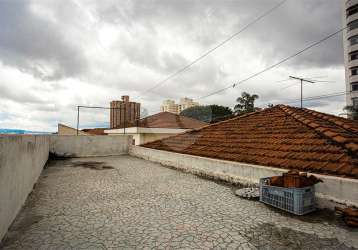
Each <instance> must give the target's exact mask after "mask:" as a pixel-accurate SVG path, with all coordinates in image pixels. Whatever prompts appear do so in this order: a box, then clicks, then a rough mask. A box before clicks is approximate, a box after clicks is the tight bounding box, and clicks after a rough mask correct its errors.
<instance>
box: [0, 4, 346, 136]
mask: <svg viewBox="0 0 358 250" xmlns="http://www.w3.org/2000/svg"><path fill="white" fill-rule="evenodd" d="M337 2H338V1H335V0H317V1H316V0H315V1H314V2H313V1H311V0H303V1H288V2H287V3H286V4H285V5H284V6H282V7H281V9H279V10H277V11H276V12H274V13H272V14H271V15H270V16H269V17H267V18H265V19H264V20H262V21H261V22H259V23H257V24H255V25H254V26H253V27H251V28H250V29H248V30H247V31H245V32H244V33H242V34H241V35H240V36H239V37H237V38H235V39H233V40H232V41H230V42H229V43H227V44H226V45H224V46H223V47H221V48H220V49H218V50H217V51H215V52H213V53H212V54H210V55H209V56H208V57H206V58H204V59H203V60H201V61H200V62H198V63H197V64H195V65H193V66H192V67H191V68H190V69H188V70H187V71H185V72H183V73H182V74H180V75H178V76H176V77H175V78H173V79H171V80H169V81H168V82H166V83H165V84H163V85H162V86H160V87H158V88H156V89H155V90H154V91H153V92H152V93H146V94H145V95H142V96H141V98H140V99H139V101H140V102H141V103H142V106H143V107H145V108H146V109H148V110H149V111H150V112H151V113H153V112H156V111H159V106H160V104H161V101H162V100H164V99H166V98H175V99H177V98H180V97H183V96H189V97H200V96H203V95H206V94H208V93H210V92H213V91H215V90H217V89H219V88H222V87H225V86H227V85H229V84H232V83H234V82H237V81H239V80H242V79H245V78H246V77H248V76H250V75H252V74H254V73H256V72H258V71H260V70H261V69H263V68H265V67H267V66H269V65H271V64H272V63H275V62H277V61H278V60H280V59H282V58H284V57H286V56H288V55H290V54H292V53H293V52H295V51H297V50H298V49H300V48H302V47H304V46H306V45H307V44H308V43H310V42H312V41H314V40H317V39H319V38H321V37H322V36H324V35H326V34H327V33H329V32H331V31H334V30H335V29H336V28H337V27H340V25H341V23H340V20H341V19H340V18H341V17H340V9H339V8H340V4H339V3H337ZM189 3H190V4H189ZM276 3H277V1H273V0H272V1H265V2H264V3H263V1H262V0H261V1H258V0H250V1H244V0H241V1H224V2H222V1H195V2H189V1H179V0H178V1H160V0H156V1H145V2H143V1H120V2H118V1H114V0H104V1H100V2H98V1H94V0H91V1H90V0H89V1H85V2H83V1H77V0H72V1H67V2H66V4H63V2H61V1H55V0H51V1H15V2H11V1H3V2H0V62H1V63H0V79H1V80H0V100H1V104H2V105H1V107H0V127H4V128H5V127H7V128H9V127H11V128H25V129H31V130H45V131H48V130H53V131H54V130H56V125H57V122H62V123H66V124H69V125H72V126H74V125H75V119H76V106H77V105H95V106H109V102H110V101H111V100H113V99H119V98H120V96H121V95H123V94H129V95H130V96H131V97H135V96H138V95H139V94H140V93H142V92H143V91H144V90H146V89H149V88H150V87H152V86H154V85H155V84H156V83H158V82H160V81H161V80H163V79H165V78H166V77H167V76H168V75H170V74H171V73H173V72H175V71H177V70H178V69H179V68H181V67H182V66H184V65H186V64H187V63H189V62H190V61H192V60H193V59H195V58H197V57H198V56H200V55H201V54H202V53H204V52H205V51H207V50H208V49H210V48H212V47H213V46H214V45H215V44H217V43H218V42H220V41H222V40H223V39H224V38H226V37H227V36H229V35H230V34H232V33H234V32H236V31H237V30H239V29H240V28H242V27H243V26H244V25H245V24H246V23H248V22H249V21H251V20H252V19H253V18H255V17H256V16H257V15H259V14H260V13H262V12H263V11H265V10H266V9H268V8H269V7H271V6H273V5H274V4H276ZM312 10H314V12H315V13H314V15H313V14H312V13H311V12H312ZM14 13H20V14H21V15H14ZM19 16H21V18H19ZM341 47H342V42H341V37H340V36H337V37H336V38H333V39H331V40H330V41H327V43H324V44H323V45H322V46H319V47H317V48H315V49H312V50H311V51H309V52H308V53H305V54H304V55H302V56H300V57H297V58H295V59H294V60H292V61H290V62H288V63H286V64H284V65H282V66H280V67H278V68H275V69H273V70H271V71H269V72H267V73H265V74H262V75H260V76H259V77H256V78H254V79H252V80H250V81H248V82H246V83H244V84H242V85H239V86H238V87H237V88H235V89H229V90H228V91H226V92H223V93H220V94H218V95H215V96H212V97H209V98H207V99H204V100H201V102H202V103H203V104H221V105H227V106H230V107H233V106H234V104H235V99H236V98H237V97H238V96H239V95H240V93H241V91H248V92H253V93H257V94H259V95H260V100H259V101H258V104H259V105H267V103H270V102H271V103H275V102H283V101H288V100H294V99H297V98H298V97H299V93H298V89H297V86H293V87H291V88H287V89H284V90H283V88H284V87H285V86H287V85H289V84H292V83H294V82H291V81H289V82H282V83H275V82H277V81H278V80H282V79H286V78H288V76H289V75H297V76H303V77H313V76H325V78H323V79H328V80H330V81H334V82H333V83H320V84H315V85H312V86H310V85H307V86H305V88H304V95H305V96H314V95H320V94H325V93H334V92H339V91H343V90H344V69H343V66H342V61H343V59H342V58H343V54H342V53H343V52H342V49H341ZM308 104H309V105H310V107H311V108H314V109H317V110H320V111H324V112H329V113H334V114H339V113H341V112H342V107H343V106H344V98H340V97H337V98H331V99H327V100H322V101H319V102H310V103H308ZM106 122H108V112H103V111H99V110H97V111H94V110H91V111H83V113H81V124H82V125H86V124H87V125H91V124H96V123H97V124H104V123H106Z"/></svg>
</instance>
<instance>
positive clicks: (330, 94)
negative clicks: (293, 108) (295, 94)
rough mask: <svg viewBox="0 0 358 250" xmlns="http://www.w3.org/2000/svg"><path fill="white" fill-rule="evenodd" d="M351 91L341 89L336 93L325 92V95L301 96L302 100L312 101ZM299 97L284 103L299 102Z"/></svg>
mask: <svg viewBox="0 0 358 250" xmlns="http://www.w3.org/2000/svg"><path fill="white" fill-rule="evenodd" d="M349 93H351V91H342V92H336V93H329V94H325V95H317V96H310V97H306V98H303V99H302V100H303V101H313V100H319V99H325V98H330V97H337V96H342V95H346V94H349ZM300 101H301V99H294V100H287V101H285V102H284V103H286V104H289V103H296V102H300Z"/></svg>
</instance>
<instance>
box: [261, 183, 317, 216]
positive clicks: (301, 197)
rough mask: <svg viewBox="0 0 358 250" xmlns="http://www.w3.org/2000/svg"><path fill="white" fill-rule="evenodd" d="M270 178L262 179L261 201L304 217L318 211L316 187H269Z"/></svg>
mask: <svg viewBox="0 0 358 250" xmlns="http://www.w3.org/2000/svg"><path fill="white" fill-rule="evenodd" d="M269 179H270V177H267V178H261V179H260V201H261V202H263V203H265V204H268V205H271V206H274V207H277V208H280V209H282V210H285V211H287V212H290V213H293V214H296V215H304V214H307V213H310V212H312V211H315V210H316V207H315V190H314V186H309V187H304V188H284V187H276V186H270V185H267V184H266V183H267V181H268V180H269Z"/></svg>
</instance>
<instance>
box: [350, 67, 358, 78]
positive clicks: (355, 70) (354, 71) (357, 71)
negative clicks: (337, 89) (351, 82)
mask: <svg viewBox="0 0 358 250" xmlns="http://www.w3.org/2000/svg"><path fill="white" fill-rule="evenodd" d="M350 70H351V76H356V75H358V67H353V68H351V69H350Z"/></svg>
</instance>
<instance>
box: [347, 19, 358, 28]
mask: <svg viewBox="0 0 358 250" xmlns="http://www.w3.org/2000/svg"><path fill="white" fill-rule="evenodd" d="M347 26H348V30H354V29H357V28H358V20H354V21H353V22H350V23H349V24H348V25H347Z"/></svg>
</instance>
